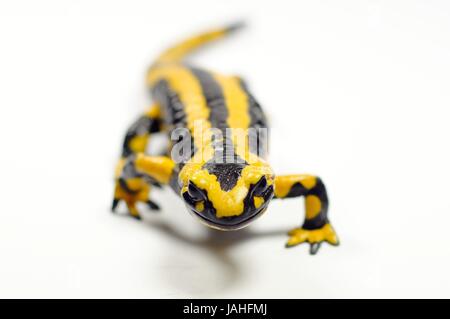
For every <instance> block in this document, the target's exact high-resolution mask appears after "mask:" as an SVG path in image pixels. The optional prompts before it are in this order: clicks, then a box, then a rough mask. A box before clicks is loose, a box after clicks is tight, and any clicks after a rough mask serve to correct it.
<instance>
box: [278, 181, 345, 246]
mask: <svg viewBox="0 0 450 319" xmlns="http://www.w3.org/2000/svg"><path fill="white" fill-rule="evenodd" d="M275 196H276V198H292V197H300V196H304V197H305V220H304V222H303V225H302V226H301V227H297V228H294V229H292V230H291V231H290V232H289V233H288V235H289V239H288V241H287V243H286V247H293V246H296V245H299V244H301V243H309V244H310V253H311V254H316V253H317V251H318V250H319V248H320V245H321V244H322V243H323V242H328V243H329V244H331V245H338V244H339V239H338V237H337V235H336V232H335V231H334V229H333V227H332V226H331V224H330V222H329V220H328V216H327V213H328V197H327V192H326V188H325V185H324V184H323V182H322V180H321V179H320V178H318V177H315V176H312V175H286V176H277V177H276V178H275Z"/></svg>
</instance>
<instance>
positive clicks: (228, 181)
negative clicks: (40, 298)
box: [203, 162, 247, 192]
mask: <svg viewBox="0 0 450 319" xmlns="http://www.w3.org/2000/svg"><path fill="white" fill-rule="evenodd" d="M246 165H247V164H238V163H228V164H216V163H214V162H208V163H206V164H205V165H204V166H203V168H205V169H207V170H208V173H210V174H213V175H215V176H217V181H218V182H219V184H220V188H221V189H222V190H224V191H226V192H228V191H229V190H231V189H232V188H233V187H234V186H236V183H237V181H238V180H239V177H241V174H242V170H243V169H244V167H245V166H246Z"/></svg>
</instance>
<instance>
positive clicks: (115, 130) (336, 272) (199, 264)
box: [0, 0, 450, 298]
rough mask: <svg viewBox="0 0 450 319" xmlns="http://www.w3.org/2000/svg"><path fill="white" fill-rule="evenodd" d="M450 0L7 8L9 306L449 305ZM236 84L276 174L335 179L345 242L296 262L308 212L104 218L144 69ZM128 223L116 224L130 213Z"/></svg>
mask: <svg viewBox="0 0 450 319" xmlns="http://www.w3.org/2000/svg"><path fill="white" fill-rule="evenodd" d="M449 17H450V3H449V2H448V1H425V0H424V1H360V0H355V1H331V0H330V1H271V2H265V1H261V0H259V1H235V0H234V1H230V0H227V1H206V0H205V1H196V0H190V1H168V0H165V1H163V0H160V1H111V0H109V1H56V0H55V1H4V0H3V1H1V2H0V136H1V157H0V194H1V197H0V198H1V206H0V297H63V298H65V297H88V298H89V297H139V298H140V297H152V298H160V297H164V298H172V297H211V298H220V297H245V298H252V297H288V298H316V297H331V298H335V297H344V298H347V297H357V298H362V297H387V298H391V297H450V275H449V269H450V249H449V243H450V238H449V223H450V203H449V200H448V197H449V196H448V194H449V191H450V189H449V183H448V181H449V178H450V168H449V164H450V152H449V143H448V140H449V134H450V127H449V116H450V111H449V108H450V91H449V86H450V58H449V57H450V36H449V32H450V19H449ZM239 19H245V20H246V21H247V22H248V25H249V27H248V28H247V29H246V30H244V31H243V32H242V33H240V34H236V35H235V36H233V37H232V38H229V39H226V40H224V41H223V42H221V43H217V44H216V45H213V46H210V47H208V49H207V50H205V51H202V52H200V53H199V54H196V55H195V56H193V57H192V59H191V61H192V62H195V63H197V64H198V65H199V66H204V67H208V68H211V69H214V70H217V71H221V72H223V73H227V74H240V75H242V76H243V77H244V78H245V79H246V80H247V82H248V83H249V84H250V87H251V89H252V90H253V92H254V93H255V95H256V97H257V98H258V99H259V100H260V102H261V104H262V105H263V106H264V107H265V109H266V111H267V114H268V115H269V117H270V120H271V123H272V128H273V129H272V136H271V142H272V143H271V163H272V165H273V168H274V169H275V171H276V172H277V173H279V174H285V173H313V174H318V175H320V176H321V177H322V178H323V180H324V181H325V182H326V184H327V187H328V189H329V193H330V200H331V206H330V218H331V221H332V223H333V224H334V226H335V228H336V230H337V232H338V234H339V236H340V239H341V242H342V244H341V246H340V247H338V248H334V247H331V246H327V245H325V244H324V245H323V247H322V248H321V250H320V251H319V254H318V255H317V256H310V255H309V254H308V253H307V247H306V246H304V245H301V246H298V247H296V248H293V249H289V250H286V249H284V243H285V241H286V240H287V236H286V235H285V233H286V231H287V230H289V229H290V228H293V227H296V226H298V225H299V224H300V222H301V221H302V219H303V202H302V200H289V201H287V200H286V201H280V202H273V203H272V205H271V207H270V209H269V211H268V213H267V214H266V215H265V216H263V217H262V218H261V219H259V220H258V221H256V222H255V223H254V224H253V225H252V226H250V227H249V229H248V230H247V231H245V230H244V231H240V232H237V233H217V232H211V231H208V230H207V229H206V228H205V227H204V226H202V225H200V224H199V223H198V222H197V221H196V220H194V219H193V218H192V217H191V216H190V215H189V214H188V213H187V212H186V211H185V208H184V205H183V204H182V202H181V201H180V200H179V199H178V198H177V197H176V196H175V195H174V194H173V193H172V192H171V191H170V190H168V189H167V190H166V191H155V192H154V193H153V194H152V198H153V199H154V200H155V201H157V202H158V203H159V204H160V205H161V206H162V208H163V210H162V211H161V212H160V213H158V214H154V213H152V212H148V211H146V210H145V209H144V213H143V215H144V221H143V222H138V221H135V220H133V219H130V218H126V217H123V216H114V215H112V214H110V212H109V206H110V202H111V199H112V198H111V196H112V190H113V182H112V173H113V168H114V164H115V161H116V159H117V156H118V155H119V151H120V145H121V140H122V137H123V134H124V132H125V130H126V128H127V126H128V125H129V124H130V123H131V122H132V121H133V120H134V119H135V118H136V116H138V114H140V112H142V111H143V110H144V109H145V107H146V106H148V105H149V104H150V97H149V95H148V92H147V90H146V87H145V84H144V78H145V71H146V68H147V67H148V66H149V64H150V63H151V62H152V59H153V58H154V57H156V55H157V54H158V53H159V52H160V51H161V50H162V49H163V48H165V47H167V46H168V45H170V44H172V43H174V42H176V41H177V40H179V39H181V38H182V37H184V36H188V35H191V34H192V33H193V32H197V31H201V30H204V29H208V28H210V27H212V26H220V25H222V24H224V23H228V22H232V21H236V20H239ZM122 211H123V209H122Z"/></svg>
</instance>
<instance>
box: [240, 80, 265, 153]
mask: <svg viewBox="0 0 450 319" xmlns="http://www.w3.org/2000/svg"><path fill="white" fill-rule="evenodd" d="M239 83H240V85H241V88H242V90H243V91H244V93H245V94H246V96H247V103H248V113H249V116H250V125H249V128H252V129H254V130H253V131H249V139H250V140H252V139H253V141H256V143H250V144H249V147H250V152H251V153H252V154H255V155H257V156H260V157H262V158H266V157H267V153H268V147H267V146H268V144H267V141H268V136H267V133H268V132H267V130H268V129H269V125H268V123H267V118H266V116H265V114H264V111H263V109H262V107H261V105H260V104H259V103H258V101H256V99H255V98H254V96H253V95H252V94H251V93H250V91H249V90H248V87H247V85H246V84H245V82H244V81H243V80H242V79H240V81H239Z"/></svg>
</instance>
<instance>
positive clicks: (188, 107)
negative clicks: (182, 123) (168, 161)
mask: <svg viewBox="0 0 450 319" xmlns="http://www.w3.org/2000/svg"><path fill="white" fill-rule="evenodd" d="M160 80H166V81H167V82H168V83H169V86H170V88H171V89H172V90H173V91H174V92H175V93H177V95H178V96H179V98H180V101H181V103H182V104H183V106H184V111H185V113H186V116H187V118H186V121H187V123H186V125H187V128H188V129H189V130H190V132H191V134H192V136H193V137H194V143H195V146H196V148H197V150H201V151H202V152H203V153H204V154H203V155H202V154H201V153H202V152H197V154H196V156H195V158H194V159H193V160H195V161H201V162H205V161H207V160H208V159H209V158H211V157H212V155H213V154H214V152H213V150H212V149H211V150H210V149H209V148H210V141H211V132H210V128H211V123H210V122H209V113H210V110H209V108H208V106H207V103H206V99H205V97H204V96H203V91H202V88H201V85H200V83H199V82H198V80H197V78H196V77H195V76H194V75H193V74H192V72H191V71H190V70H189V69H188V68H186V67H183V66H182V65H178V64H166V65H161V66H158V67H155V68H153V69H151V70H150V71H149V74H148V79H147V82H148V84H149V85H150V87H153V86H155V85H156V84H157V83H158V82H159V81H160Z"/></svg>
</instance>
